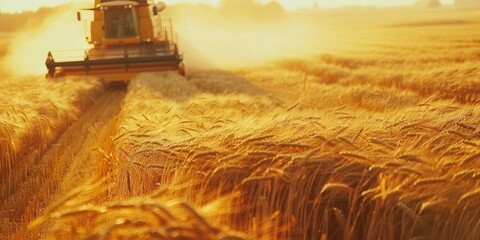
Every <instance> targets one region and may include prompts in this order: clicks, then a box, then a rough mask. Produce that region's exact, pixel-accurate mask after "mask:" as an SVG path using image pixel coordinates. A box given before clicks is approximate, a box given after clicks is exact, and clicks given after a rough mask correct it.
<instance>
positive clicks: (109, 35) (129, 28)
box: [45, 0, 185, 83]
mask: <svg viewBox="0 0 480 240" xmlns="http://www.w3.org/2000/svg"><path fill="white" fill-rule="evenodd" d="M164 9H165V4H164V3H163V2H160V3H158V4H155V3H154V2H153V1H151V0H95V3H94V6H93V8H88V9H80V11H78V12H77V19H78V20H79V21H87V20H84V19H82V12H83V11H93V19H92V20H88V21H87V28H88V30H89V31H87V32H89V35H88V36H86V40H87V42H88V43H89V44H91V46H92V48H91V49H88V50H84V51H83V52H82V53H81V54H79V53H78V52H77V53H74V51H64V52H53V51H51V52H49V53H48V55H47V60H46V63H45V64H46V66H47V69H48V73H47V77H51V78H53V77H59V76H68V75H94V76H100V77H102V78H103V79H104V80H105V81H106V82H108V83H126V82H128V81H130V80H131V79H132V78H133V77H134V76H135V75H137V74H138V73H141V72H155V71H165V70H178V71H179V73H180V74H182V75H184V74H185V69H184V65H183V56H182V55H181V54H180V53H179V49H178V46H177V43H176V42H175V41H174V37H173V29H172V25H171V21H165V20H161V19H160V18H159V17H158V15H159V14H160V12H161V11H163V10H164ZM62 56H63V57H62ZM72 56H74V57H72ZM75 56H76V57H75Z"/></svg>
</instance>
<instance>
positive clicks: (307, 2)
mask: <svg viewBox="0 0 480 240" xmlns="http://www.w3.org/2000/svg"><path fill="white" fill-rule="evenodd" d="M79 1H82V0H28V1H24V0H0V12H21V11H29V10H36V9H38V8H39V7H45V6H50V7H51V6H55V5H59V4H62V3H66V2H79ZM83 1H85V0H83ZM260 1H261V2H268V1H270V0H260ZM276 1H278V2H280V3H281V4H282V5H283V6H284V7H285V8H287V9H297V8H308V7H311V6H312V5H313V3H314V2H317V3H318V6H319V7H321V8H335V7H343V6H353V5H354V6H365V5H371V6H380V7H384V6H402V5H411V4H412V3H413V2H414V1H415V0H276ZM440 1H441V2H442V3H444V4H451V3H452V2H453V1H454V0H440ZM92 2H93V0H92ZM164 2H166V3H167V5H168V4H175V3H181V2H191V3H208V4H212V5H216V4H218V3H219V2H220V0H165V1H164Z"/></svg>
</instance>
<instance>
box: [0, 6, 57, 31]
mask: <svg viewBox="0 0 480 240" xmlns="http://www.w3.org/2000/svg"><path fill="white" fill-rule="evenodd" d="M56 10H57V8H40V9H39V10H37V11H35V12H22V13H2V12H1V11H0V32H13V31H17V30H19V29H22V28H24V27H26V26H28V25H35V24H38V23H41V22H42V21H43V20H45V19H46V18H47V17H48V16H50V15H52V14H54V13H55V11H56Z"/></svg>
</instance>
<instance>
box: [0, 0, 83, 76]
mask: <svg viewBox="0 0 480 240" xmlns="http://www.w3.org/2000/svg"><path fill="white" fill-rule="evenodd" d="M76 7H77V6H76V5H73V4H69V5H62V6H61V7H59V8H57V9H56V11H54V12H53V13H52V14H51V15H50V16H47V17H45V18H44V19H40V20H39V21H40V22H39V23H37V24H30V25H28V26H27V27H26V28H24V29H20V30H18V31H16V32H15V33H14V36H13V37H12V38H11V41H10V45H9V48H8V51H7V55H6V56H5V58H4V59H3V61H2V65H3V68H5V69H7V70H8V71H9V72H10V73H11V74H14V75H37V74H45V73H46V69H45V64H44V63H45V59H46V56H47V53H48V51H51V50H68V49H85V48H87V47H88V45H87V43H86V42H85V37H84V30H83V29H84V28H83V25H82V23H80V22H78V21H77V20H76V17H75V13H76V9H77V8H76Z"/></svg>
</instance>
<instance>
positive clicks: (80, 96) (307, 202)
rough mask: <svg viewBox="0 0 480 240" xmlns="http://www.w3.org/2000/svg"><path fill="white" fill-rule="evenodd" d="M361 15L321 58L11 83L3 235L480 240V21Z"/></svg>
mask: <svg viewBox="0 0 480 240" xmlns="http://www.w3.org/2000/svg"><path fill="white" fill-rule="evenodd" d="M345 11H347V10H345ZM348 11H351V12H352V14H350V15H344V14H343V12H341V11H339V12H336V11H335V10H331V11H326V12H323V14H322V15H321V16H320V17H315V16H316V15H315V16H309V15H305V17H304V18H305V19H310V18H311V19H314V20H317V21H319V25H325V24H327V23H326V22H325V21H327V20H328V21H329V22H328V24H327V25H329V26H330V27H329V31H330V32H331V33H332V34H331V36H328V37H326V38H328V39H334V40H335V39H336V41H332V42H331V41H330V40H328V41H327V40H325V39H324V40H325V41H321V42H322V44H324V45H322V46H318V51H317V50H316V49H310V51H311V54H310V55H308V56H307V55H304V54H303V53H302V54H300V55H299V56H297V55H295V54H292V57H290V58H285V57H278V56H275V57H273V58H272V57H268V59H267V58H266V59H265V61H264V62H263V63H255V64H254V65H249V64H245V66H244V67H238V66H236V65H237V64H233V65H235V67H234V68H233V67H232V66H225V68H221V67H219V68H215V69H211V70H206V69H202V68H197V69H195V68H194V69H189V72H188V75H187V76H186V77H182V76H179V75H178V74H177V73H176V72H160V73H144V74H141V75H139V76H137V77H136V78H135V79H133V80H132V82H131V83H130V84H129V86H128V87H127V88H125V89H106V88H105V86H103V85H102V84H100V83H99V82H98V81H97V79H95V78H82V79H62V80H58V81H54V82H50V81H47V80H43V79H41V80H39V79H37V80H34V79H30V78H29V79H16V80H13V79H12V80H5V81H2V82H0V84H2V86H3V87H2V88H0V109H1V110H2V111H1V114H0V126H1V127H2V128H0V132H1V133H2V135H1V136H2V138H1V140H2V142H1V145H0V148H1V152H2V154H3V155H2V156H1V157H2V158H0V167H1V171H2V178H1V180H2V185H1V186H2V191H1V194H2V195H1V198H0V199H1V200H2V201H1V202H0V204H1V208H0V216H1V218H0V220H1V223H2V224H1V227H0V232H1V233H3V234H2V235H3V236H5V237H6V238H7V239H225V240H226V239H239V240H240V239H322V240H327V239H471V240H474V239H479V238H480V204H479V203H480V127H479V123H480V121H479V119H480V106H479V104H480V31H478V29H480V21H479V19H478V14H479V13H480V10H478V9H477V10H457V9H443V10H421V11H420V10H417V11H418V12H416V13H421V14H417V15H413V16H412V15H410V14H409V12H408V10H394V9H390V10H388V11H382V12H379V11H374V10H370V11H373V12H369V11H368V10H364V9H357V10H355V9H353V10H348ZM396 11H398V14H392V13H396ZM305 19H299V20H298V19H297V20H296V21H299V22H302V21H304V20H305ZM358 19H361V20H358ZM378 19H381V21H379V20H378ZM309 27H311V26H309ZM312 29H313V28H312ZM312 31H313V30H312ZM317 37H318V38H317V39H316V40H318V41H320V39H321V36H317ZM199 41H203V40H199ZM312 41H313V40H312ZM312 44H313V43H312ZM308 47H311V45H310V44H308ZM325 49H326V50H325ZM210 60H211V61H215V58H214V57H212V58H211V59H210ZM4 89H5V90H4ZM12 91H14V95H15V96H12Z"/></svg>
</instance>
